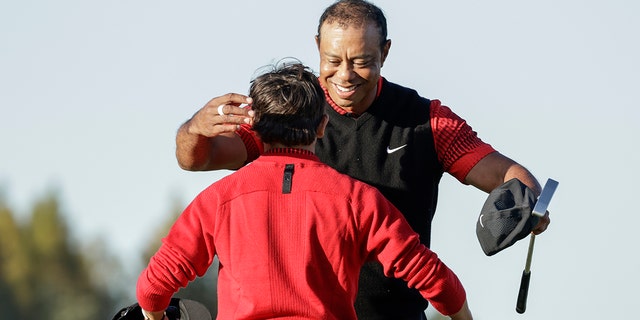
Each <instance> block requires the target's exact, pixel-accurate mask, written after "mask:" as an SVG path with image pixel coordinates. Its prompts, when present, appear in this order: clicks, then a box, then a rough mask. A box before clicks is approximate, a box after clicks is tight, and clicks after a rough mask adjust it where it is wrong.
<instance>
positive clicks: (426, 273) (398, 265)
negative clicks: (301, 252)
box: [358, 191, 466, 315]
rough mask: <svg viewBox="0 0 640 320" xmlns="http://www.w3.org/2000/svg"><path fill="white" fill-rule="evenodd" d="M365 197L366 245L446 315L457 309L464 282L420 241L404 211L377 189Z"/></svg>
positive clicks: (361, 214)
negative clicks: (368, 196)
mask: <svg viewBox="0 0 640 320" xmlns="http://www.w3.org/2000/svg"><path fill="white" fill-rule="evenodd" d="M370 195H373V196H371V197H370V198H369V199H364V200H367V201H363V202H362V203H366V204H365V206H370V207H366V209H365V210H363V211H359V217H358V219H361V223H360V227H361V234H365V235H366V239H365V240H364V241H366V248H367V252H370V253H371V255H372V257H375V258H376V259H377V260H378V261H379V262H380V263H381V264H382V266H383V270H384V274H385V276H387V277H394V278H398V279H403V280H405V281H407V284H408V286H409V287H410V288H415V289H417V290H418V291H419V292H420V294H421V295H422V296H423V297H424V298H425V299H427V300H429V302H430V303H431V305H432V306H433V307H434V308H436V309H437V310H438V311H439V312H440V313H442V314H444V315H450V314H453V313H456V312H458V311H459V310H460V308H461V307H462V305H463V303H464V301H465V300H466V292H465V290H464V287H463V286H462V283H461V282H460V280H459V279H458V277H457V276H456V275H455V273H454V272H453V271H452V270H451V269H449V268H448V267H447V266H446V265H445V264H444V263H443V262H442V261H441V260H440V259H439V258H438V256H437V255H436V254H435V253H434V252H433V251H431V250H430V249H429V248H427V247H426V246H425V245H424V244H422V243H420V239H419V236H418V234H417V233H415V232H414V231H413V229H411V227H410V226H409V224H408V223H407V221H406V220H405V219H404V217H403V216H402V214H401V213H400V211H398V210H397V209H396V208H395V207H394V206H393V205H392V204H391V203H389V202H388V201H387V200H386V199H384V197H383V196H382V195H381V194H379V193H378V192H377V191H376V192H372V193H371V194H370Z"/></svg>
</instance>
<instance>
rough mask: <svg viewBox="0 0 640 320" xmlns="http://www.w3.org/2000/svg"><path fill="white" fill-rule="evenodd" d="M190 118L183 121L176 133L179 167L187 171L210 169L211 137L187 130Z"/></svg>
mask: <svg viewBox="0 0 640 320" xmlns="http://www.w3.org/2000/svg"><path fill="white" fill-rule="evenodd" d="M190 126H191V120H189V121H187V122H185V123H184V124H183V125H182V126H180V128H179V129H178V133H177V134H176V158H177V160H178V165H179V166H180V168H182V169H184V170H189V171H206V170H212V169H214V168H211V166H210V162H211V156H210V155H211V153H212V150H211V149H212V143H211V139H212V138H208V137H205V136H202V135H199V134H196V133H191V132H189V127H190Z"/></svg>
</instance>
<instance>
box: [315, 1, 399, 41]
mask: <svg viewBox="0 0 640 320" xmlns="http://www.w3.org/2000/svg"><path fill="white" fill-rule="evenodd" d="M334 22H337V23H338V24H339V25H340V26H341V27H345V28H346V27H348V26H355V27H362V26H365V24H366V23H369V22H372V23H373V24H375V26H376V27H378V30H379V31H380V47H384V45H385V43H386V42H387V19H386V18H385V16H384V13H383V12H382V9H380V8H378V7H377V6H376V5H374V4H373V3H370V2H368V1H365V0H339V1H336V2H335V3H334V4H332V5H331V6H329V7H327V8H326V9H325V10H324V13H322V16H320V21H319V23H318V34H317V37H318V39H320V28H322V25H323V24H325V23H334Z"/></svg>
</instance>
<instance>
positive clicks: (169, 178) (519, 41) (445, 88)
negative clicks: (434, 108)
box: [0, 0, 640, 320]
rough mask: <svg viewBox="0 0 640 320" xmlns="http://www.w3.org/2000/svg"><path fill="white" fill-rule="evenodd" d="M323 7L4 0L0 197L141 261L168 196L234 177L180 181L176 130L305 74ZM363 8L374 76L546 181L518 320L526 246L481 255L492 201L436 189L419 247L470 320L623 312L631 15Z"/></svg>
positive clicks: (634, 241)
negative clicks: (269, 83) (381, 60)
mask: <svg viewBox="0 0 640 320" xmlns="http://www.w3.org/2000/svg"><path fill="white" fill-rule="evenodd" d="M331 3H332V1H328V0H326V1H313V2H311V1H308V2H303V1H294V0H274V1H257V0H256V1H242V0H236V1H225V2H220V1H202V0H200V1H183V2H176V1H150V0H140V1H124V0H116V1H99V2H98V1H80V0H60V1H42V0H23V1H1V2H0V190H1V192H2V194H3V196H4V197H5V198H6V199H7V201H8V202H9V204H10V205H11V207H12V208H17V210H18V212H21V214H22V215H23V216H25V215H26V214H27V213H28V212H29V210H30V205H31V204H32V203H33V201H35V200H36V199H38V198H40V197H41V196H42V195H44V194H47V192H48V191H50V190H58V194H59V195H60V197H61V199H62V204H63V212H64V216H65V218H66V219H67V222H68V224H69V225H70V230H71V232H73V238H74V239H76V241H78V243H81V244H82V243H87V242H90V241H91V240H92V239H96V238H101V239H103V240H105V241H106V242H107V245H108V247H109V248H110V249H111V250H113V252H115V254H116V255H118V256H120V257H122V258H123V259H125V260H127V259H129V260H130V257H132V256H136V255H139V254H140V251H141V250H142V248H144V247H145V246H146V243H147V241H149V239H150V238H151V237H152V236H153V232H155V230H156V229H157V228H158V226H159V225H160V224H162V223H163V222H164V221H166V219H168V215H169V213H170V209H171V206H172V205H173V203H174V202H175V201H176V199H177V200H178V201H181V203H183V204H184V205H186V203H188V201H190V200H191V199H192V198H193V197H195V195H197V193H199V192H200V191H201V190H202V189H204V188H205V187H206V186H207V185H209V184H210V183H212V182H214V181H216V180H217V179H219V178H220V177H223V176H225V175H227V174H229V173H230V171H217V172H187V171H184V170H182V169H180V168H179V167H178V165H177V162H176V159H175V140H174V139H175V133H176V130H177V128H178V127H179V126H180V124H182V123H183V122H184V121H186V120H187V119H188V118H189V117H190V116H191V115H193V113H195V112H196V111H197V110H198V109H199V108H200V107H202V106H203V105H204V104H205V103H206V102H207V101H208V100H210V99H211V98H213V97H216V96H219V95H222V94H225V93H228V92H238V93H246V92H247V91H248V85H249V81H250V80H251V78H252V76H253V75H254V73H255V71H256V70H258V69H259V68H260V67H262V66H264V65H267V64H269V63H272V62H274V61H277V60H279V59H281V58H284V57H296V58H298V59H299V60H301V61H302V62H303V63H305V64H307V65H309V66H311V67H312V68H313V69H314V70H316V71H317V66H318V55H317V51H316V47H315V43H314V39H313V36H314V35H315V33H316V28H317V20H318V18H319V16H320V14H321V13H322V10H323V9H324V8H325V7H326V6H328V5H329V4H331ZM374 3H375V4H377V5H379V6H380V7H381V8H382V9H383V10H384V12H385V14H386V15H387V20H388V25H389V38H390V39H391V41H392V45H391V51H390V54H389V57H388V59H387V61H386V62H385V65H384V67H383V69H382V75H383V76H384V77H386V78H387V79H388V80H390V81H392V82H395V83H398V84H401V85H404V86H407V87H411V88H414V89H416V90H417V91H418V92H419V93H420V94H421V95H422V96H425V97H427V98H430V99H440V100H441V101H442V103H443V104H445V105H447V106H449V107H451V108H452V109H453V110H454V112H456V113H457V114H458V115H460V116H461V117H463V118H464V119H466V120H467V121H468V123H469V124H470V125H471V126H472V127H473V129H474V130H475V131H477V132H478V134H479V136H480V138H482V139H483V140H484V141H486V142H488V143H490V144H491V145H492V146H494V147H495V148H496V149H498V150H499V151H501V152H502V153H503V154H505V155H507V156H509V157H511V158H513V159H515V160H516V161H518V162H520V163H521V164H523V165H524V166H526V167H527V168H529V169H530V170H531V171H532V172H533V173H534V175H536V177H537V178H538V180H540V182H541V183H544V182H545V181H546V179H547V178H552V179H555V180H557V181H559V182H560V185H559V187H558V190H557V191H556V194H555V197H554V199H553V200H552V201H551V203H550V208H549V211H550V212H551V219H552V223H551V226H550V227H549V230H547V232H545V233H544V234H542V235H541V236H539V237H537V238H536V245H535V250H534V254H533V260H532V276H531V286H530V289H529V299H528V305H527V311H526V312H525V313H524V314H522V315H520V314H517V313H516V312H515V303H516V297H517V291H518V287H519V283H520V276H521V273H522V270H523V268H524V264H525V259H526V253H527V246H528V241H527V240H526V239H525V240H523V241H521V242H519V243H517V244H516V245H514V246H513V247H511V248H508V249H507V250H505V251H503V252H500V253H498V254H497V255H495V256H492V257H487V256H485V255H484V253H483V252H482V250H481V248H480V245H479V243H478V241H477V238H476V235H475V223H476V219H477V217H478V215H479V211H480V209H481V207H482V205H483V203H484V201H485V199H486V197H487V195H486V194H485V193H483V192H481V191H479V190H477V189H475V188H473V187H470V186H465V185H463V184H461V183H459V182H458V181H457V180H455V179H454V178H452V177H451V176H449V175H445V176H444V177H443V180H442V183H441V190H440V198H439V205H438V211H437V214H436V218H435V220H434V231H433V235H432V244H433V245H432V249H433V250H434V251H436V252H437V253H438V255H439V256H440V257H441V258H442V260H443V261H444V262H445V263H446V264H447V265H449V266H450V267H451V268H452V269H453V270H454V271H455V272H456V273H457V274H458V276H459V277H460V279H461V280H462V282H463V284H464V285H465V287H466V290H467V294H468V299H469V304H470V307H471V309H472V311H473V312H474V316H475V318H476V319H494V320H495V319H497V320H500V319H505V320H506V319H604V318H627V317H628V314H629V313H631V314H636V313H637V311H636V309H637V308H635V307H634V305H635V303H637V300H638V298H640V295H639V294H638V291H637V288H638V287H640V272H639V271H640V256H639V255H638V254H637V252H638V251H637V248H636V247H637V245H638V243H639V242H640V241H639V240H638V238H637V237H635V234H636V233H637V226H638V225H639V224H640V214H639V212H638V209H637V208H635V207H634V204H635V203H636V202H637V201H635V200H634V199H637V198H636V197H637V191H638V187H637V186H636V181H637V180H638V179H640V170H638V165H637V164H638V163H640V150H639V148H638V147H639V146H640V143H639V142H638V140H639V138H640V126H639V125H638V124H637V121H638V119H640V111H639V108H638V101H640V99H639V97H638V95H639V92H640V62H639V61H640V59H638V57H640V41H638V32H639V31H640V20H638V19H637V16H638V14H640V3H638V2H637V1H631V0H627V1H625V0H609V1H592V0H583V1H578V0H566V1H551V0H540V1H534V2H522V1H506V0H503V1H491V0H490V1H481V2H480V1H472V0H460V1H456V0H452V1H393V0H385V1H383V0H379V1H374ZM128 267H129V268H130V269H136V268H140V266H138V265H129V266H128ZM137 272H139V270H132V273H137ZM132 290H133V288H132Z"/></svg>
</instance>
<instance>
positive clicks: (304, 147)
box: [264, 141, 316, 153]
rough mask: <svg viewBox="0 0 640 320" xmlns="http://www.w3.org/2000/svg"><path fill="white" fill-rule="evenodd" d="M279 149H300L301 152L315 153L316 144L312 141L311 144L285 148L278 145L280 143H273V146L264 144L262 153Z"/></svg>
mask: <svg viewBox="0 0 640 320" xmlns="http://www.w3.org/2000/svg"><path fill="white" fill-rule="evenodd" d="M281 148H288V149H302V150H307V151H310V152H313V153H315V152H316V142H315V141H314V142H313V143H311V144H308V145H299V146H285V145H283V144H280V143H274V144H269V143H265V144H264V151H267V150H270V149H281Z"/></svg>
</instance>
